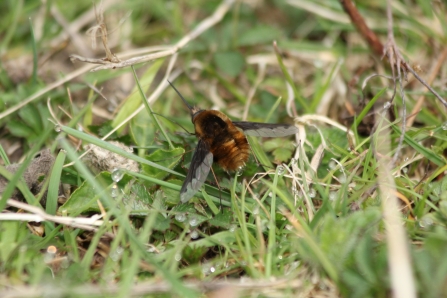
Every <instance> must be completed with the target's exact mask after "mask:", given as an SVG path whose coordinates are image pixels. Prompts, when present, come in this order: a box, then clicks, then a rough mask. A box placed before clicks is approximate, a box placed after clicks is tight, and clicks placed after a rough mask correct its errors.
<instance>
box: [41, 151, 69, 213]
mask: <svg viewBox="0 0 447 298" xmlns="http://www.w3.org/2000/svg"><path fill="white" fill-rule="evenodd" d="M64 161H65V152H63V151H60V152H59V154H58V155H57V157H56V160H55V162H54V165H53V169H52V171H51V175H50V184H49V186H48V194H47V204H46V207H45V208H46V211H47V213H48V214H51V215H55V214H56V209H57V198H58V194H59V185H60V181H61V173H62V167H63V165H64Z"/></svg>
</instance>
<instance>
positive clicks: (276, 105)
mask: <svg viewBox="0 0 447 298" xmlns="http://www.w3.org/2000/svg"><path fill="white" fill-rule="evenodd" d="M281 99H282V97H281V96H280V97H278V99H277V100H276V101H275V103H274V104H273V106H272V108H271V109H270V111H269V112H268V114H267V117H266V118H265V122H269V120H270V117H272V115H273V112H275V110H276V109H277V108H278V106H279V104H280V103H281Z"/></svg>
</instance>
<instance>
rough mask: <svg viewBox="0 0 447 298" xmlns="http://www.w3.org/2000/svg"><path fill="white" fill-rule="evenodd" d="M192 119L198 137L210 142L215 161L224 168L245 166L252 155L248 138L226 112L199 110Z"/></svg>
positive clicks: (231, 168)
mask: <svg viewBox="0 0 447 298" xmlns="http://www.w3.org/2000/svg"><path fill="white" fill-rule="evenodd" d="M192 121H193V123H194V128H195V132H196V135H197V137H198V138H200V139H202V140H203V141H204V142H206V143H207V144H208V146H209V148H210V152H211V153H212V154H213V160H214V162H216V163H218V164H219V166H220V167H222V169H224V170H225V171H235V170H238V169H240V168H242V167H244V166H245V163H246V162H247V160H248V158H249V155H250V146H249V144H248V141H247V138H246V137H245V135H244V134H243V133H242V132H241V131H240V130H239V129H238V128H237V127H236V126H235V125H234V124H233V122H232V121H231V120H230V119H229V118H228V117H227V116H226V115H225V114H223V113H221V112H219V111H214V110H205V111H199V112H197V113H195V114H194V116H193V119H192Z"/></svg>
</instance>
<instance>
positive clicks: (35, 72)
mask: <svg viewBox="0 0 447 298" xmlns="http://www.w3.org/2000/svg"><path fill="white" fill-rule="evenodd" d="M29 26H30V30H31V41H32V43H31V44H32V46H33V75H32V78H33V84H37V44H36V37H35V35H34V28H33V22H32V21H31V18H29Z"/></svg>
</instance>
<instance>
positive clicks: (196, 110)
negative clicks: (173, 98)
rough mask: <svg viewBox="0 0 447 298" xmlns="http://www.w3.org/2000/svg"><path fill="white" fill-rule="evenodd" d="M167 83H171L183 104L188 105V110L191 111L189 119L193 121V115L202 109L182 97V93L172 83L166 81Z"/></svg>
mask: <svg viewBox="0 0 447 298" xmlns="http://www.w3.org/2000/svg"><path fill="white" fill-rule="evenodd" d="M168 83H169V85H171V87H172V88H173V89H174V90H175V92H177V94H178V95H179V96H180V98H181V99H182V100H183V102H184V103H185V105H186V106H187V107H188V109H189V112H190V113H191V121H193V122H194V117H195V116H196V115H197V114H198V113H200V112H201V111H202V110H201V109H199V108H196V107H192V106H191V105H190V104H189V103H188V102H187V101H186V99H185V98H184V97H183V95H182V94H181V93H180V92H179V91H178V90H177V88H175V87H174V85H173V84H172V83H171V82H170V81H168Z"/></svg>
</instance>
